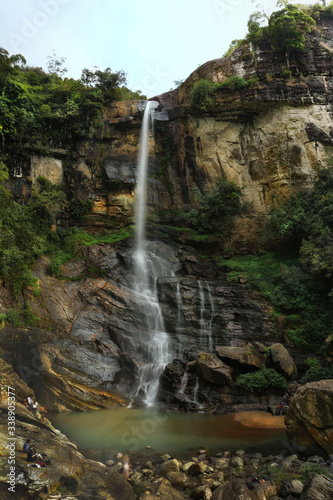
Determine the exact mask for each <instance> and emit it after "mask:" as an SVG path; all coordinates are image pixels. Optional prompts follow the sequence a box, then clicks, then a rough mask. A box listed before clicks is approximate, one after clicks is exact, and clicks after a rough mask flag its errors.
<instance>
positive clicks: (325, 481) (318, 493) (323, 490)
mask: <svg viewBox="0 0 333 500" xmlns="http://www.w3.org/2000/svg"><path fill="white" fill-rule="evenodd" d="M300 498H301V500H314V499H315V500H332V498H333V480H332V479H329V478H327V477H325V476H322V475H319V474H315V473H314V472H313V473H312V474H310V476H309V477H308V479H307V481H306V483H305V485H304V489H303V492H302V495H301V497H300Z"/></svg>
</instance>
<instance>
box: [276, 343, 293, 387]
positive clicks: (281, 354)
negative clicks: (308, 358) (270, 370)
mask: <svg viewBox="0 0 333 500" xmlns="http://www.w3.org/2000/svg"><path fill="white" fill-rule="evenodd" d="M270 352H271V357H272V361H273V366H274V368H275V369H276V371H277V372H279V373H281V374H282V375H284V376H285V377H286V378H287V379H288V380H295V379H296V378H297V368H296V364H295V362H294V360H293V359H292V357H291V356H290V354H289V352H288V351H287V349H286V348H285V347H284V346H283V345H282V344H273V345H272V346H271V348H270Z"/></svg>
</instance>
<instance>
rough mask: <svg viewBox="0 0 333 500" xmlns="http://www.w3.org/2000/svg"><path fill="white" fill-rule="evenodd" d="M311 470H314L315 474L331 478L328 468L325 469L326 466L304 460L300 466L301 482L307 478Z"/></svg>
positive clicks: (332, 476)
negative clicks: (303, 463)
mask: <svg viewBox="0 0 333 500" xmlns="http://www.w3.org/2000/svg"><path fill="white" fill-rule="evenodd" d="M313 472H315V473H316V474H319V475H321V476H326V477H329V478H333V475H332V474H331V473H330V472H329V470H328V469H327V467H324V466H323V465H321V464H313V463H311V462H310V463H309V462H306V464H305V465H304V467H303V468H302V472H301V480H302V481H303V483H305V481H306V480H307V478H308V477H309V476H310V474H312V473H313Z"/></svg>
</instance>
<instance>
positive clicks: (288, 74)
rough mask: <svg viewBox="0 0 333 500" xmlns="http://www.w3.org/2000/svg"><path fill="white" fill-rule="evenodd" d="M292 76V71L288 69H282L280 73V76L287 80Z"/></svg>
mask: <svg viewBox="0 0 333 500" xmlns="http://www.w3.org/2000/svg"><path fill="white" fill-rule="evenodd" d="M292 76H293V74H292V71H290V69H284V70H283V71H282V73H281V77H282V78H284V79H285V80H289V79H290V78H291V77H292Z"/></svg>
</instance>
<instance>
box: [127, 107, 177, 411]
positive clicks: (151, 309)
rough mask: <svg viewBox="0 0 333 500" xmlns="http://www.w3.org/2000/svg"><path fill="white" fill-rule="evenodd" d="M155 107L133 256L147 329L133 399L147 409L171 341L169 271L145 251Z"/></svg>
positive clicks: (141, 174)
mask: <svg viewBox="0 0 333 500" xmlns="http://www.w3.org/2000/svg"><path fill="white" fill-rule="evenodd" d="M156 106H158V103H157V102H154V101H148V102H147V106H146V109H145V112H144V116H143V122H142V129H141V138H140V154H139V165H138V182H137V194H136V210H135V252H134V255H133V258H134V281H135V283H134V292H135V297H136V300H137V303H138V308H139V310H140V312H141V313H143V314H144V316H145V319H146V327H147V331H146V332H144V335H143V338H142V341H141V349H142V354H143V359H144V364H142V366H141V367H140V369H139V383H138V386H137V389H136V392H135V394H134V398H136V397H137V396H138V397H139V398H140V399H141V400H142V401H143V402H144V403H145V404H146V405H147V406H151V405H153V404H154V403H155V399H156V396H157V392H158V386H159V377H160V375H161V373H162V372H163V370H164V368H165V366H166V365H167V363H168V362H169V361H170V355H169V338H168V335H167V333H166V332H165V327H164V321H163V315H162V311H161V308H160V305H159V301H158V294H157V278H158V276H161V274H165V273H166V272H167V271H166V269H165V263H164V261H163V260H162V259H160V258H159V257H158V256H157V255H156V253H154V252H152V251H148V250H147V249H146V240H145V237H146V234H145V233H146V197H147V170H148V142H149V129H150V118H151V111H152V109H154V108H156Z"/></svg>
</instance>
